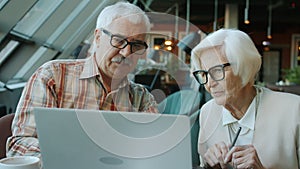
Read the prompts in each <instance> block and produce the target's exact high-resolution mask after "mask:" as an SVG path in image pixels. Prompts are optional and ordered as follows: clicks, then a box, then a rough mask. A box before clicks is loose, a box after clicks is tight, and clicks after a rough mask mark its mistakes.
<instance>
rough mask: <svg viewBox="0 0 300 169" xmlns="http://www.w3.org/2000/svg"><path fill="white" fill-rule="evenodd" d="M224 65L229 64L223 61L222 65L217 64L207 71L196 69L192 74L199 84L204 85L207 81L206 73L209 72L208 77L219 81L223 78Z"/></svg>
mask: <svg viewBox="0 0 300 169" xmlns="http://www.w3.org/2000/svg"><path fill="white" fill-rule="evenodd" d="M226 66H230V63H225V64H222V65H217V66H214V67H211V68H209V69H208V70H207V71H205V70H197V71H195V72H193V75H194V77H195V78H196V80H197V81H198V82H199V83H200V84H201V85H204V84H206V83H207V81H208V77H207V74H209V75H210V77H211V78H212V79H213V80H214V81H220V80H223V79H224V77H225V72H224V67H226Z"/></svg>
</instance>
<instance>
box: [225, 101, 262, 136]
mask: <svg viewBox="0 0 300 169" xmlns="http://www.w3.org/2000/svg"><path fill="white" fill-rule="evenodd" d="M256 97H257V96H256ZM256 97H255V98H254V99H253V100H252V102H251V104H250V106H249V108H248V109H247V111H246V113H245V115H244V116H243V117H242V118H241V119H240V120H237V119H236V118H234V117H233V116H232V115H231V113H230V112H229V111H228V110H227V109H225V108H224V107H223V110H222V111H223V112H222V114H223V126H225V125H228V124H230V123H239V125H240V126H242V127H246V128H249V129H251V130H254V126H255V116H256V112H255V111H256V110H255V100H256Z"/></svg>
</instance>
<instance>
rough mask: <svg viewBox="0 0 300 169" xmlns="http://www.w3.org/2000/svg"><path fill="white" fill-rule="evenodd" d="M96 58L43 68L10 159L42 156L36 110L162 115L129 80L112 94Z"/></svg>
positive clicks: (20, 113) (25, 101)
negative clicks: (106, 111) (76, 110)
mask: <svg viewBox="0 0 300 169" xmlns="http://www.w3.org/2000/svg"><path fill="white" fill-rule="evenodd" d="M103 86H104V85H102V78H101V75H100V72H99V70H98V67H97V65H96V63H95V60H94V57H89V58H87V59H82V60H76V61H64V60H55V61H50V62H48V63H46V64H44V65H43V66H41V67H40V68H39V69H38V70H37V71H36V72H35V73H34V74H33V75H32V77H31V78H30V79H29V81H28V83H27V85H26V86H25V88H24V91H23V93H22V96H21V98H20V101H19V104H18V106H17V110H16V114H15V118H14V120H13V124H12V133H13V136H12V137H10V138H9V139H8V141H7V148H8V150H7V156H15V155H25V154H26V155H33V156H40V148H39V144H38V139H37V133H36V127H35V125H36V124H35V120H34V115H33V113H32V111H31V108H32V107H56V108H74V109H94V110H95V109H96V110H98V109H99V110H115V111H133V112H137V111H139V112H152V113H158V110H157V103H156V102H155V100H154V97H153V96H152V95H151V94H150V93H149V92H148V91H147V90H146V89H145V88H144V87H143V86H142V85H139V84H135V83H133V82H130V81H128V79H125V80H124V81H123V82H122V83H121V84H120V85H119V87H118V88H117V89H116V90H113V91H111V92H109V93H107V92H106V90H105V89H104V88H103Z"/></svg>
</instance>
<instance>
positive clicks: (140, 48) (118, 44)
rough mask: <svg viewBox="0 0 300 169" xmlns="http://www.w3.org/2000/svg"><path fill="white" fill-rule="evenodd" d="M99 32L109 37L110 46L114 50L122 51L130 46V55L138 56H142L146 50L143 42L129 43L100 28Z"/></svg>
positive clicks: (146, 46) (123, 38)
mask: <svg viewBox="0 0 300 169" xmlns="http://www.w3.org/2000/svg"><path fill="white" fill-rule="evenodd" d="M101 31H102V32H103V33H105V34H106V35H108V36H110V44H111V46H113V47H115V48H118V49H124V48H125V47H126V46H127V45H130V51H131V53H135V54H138V55H142V54H144V53H145V51H146V50H147V48H148V45H147V44H146V42H143V41H134V42H129V41H128V40H127V39H126V38H125V37H122V36H120V35H114V34H112V33H110V32H109V31H108V30H105V29H103V28H101Z"/></svg>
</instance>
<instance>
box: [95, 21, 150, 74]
mask: <svg viewBox="0 0 300 169" xmlns="http://www.w3.org/2000/svg"><path fill="white" fill-rule="evenodd" d="M104 29H105V30H107V31H108V32H109V33H110V34H112V35H116V36H118V37H123V38H125V39H126V40H127V41H128V42H136V41H138V42H144V41H145V33H146V26H145V24H143V23H139V24H133V23H131V22H129V21H128V20H127V19H126V18H125V19H124V18H120V19H116V20H114V21H113V22H112V23H111V24H110V25H108V26H107V27H105V28H104ZM109 33H107V32H106V33H104V31H102V30H101V29H99V28H98V29H96V30H95V38H96V44H94V45H96V46H95V47H96V61H97V65H98V67H99V69H100V70H101V72H102V73H104V74H105V75H106V76H107V77H109V78H112V79H123V78H124V77H125V76H127V75H128V73H130V72H131V71H132V70H133V69H134V68H135V66H136V64H137V61H138V59H139V58H141V57H143V55H145V53H144V54H143V55H138V54H135V53H132V52H131V45H129V44H128V45H127V46H126V47H125V48H123V49H118V48H116V47H113V46H112V45H111V43H110V41H111V36H110V35H108V34H109ZM121 58H123V59H124V58H126V59H125V60H122V59H121Z"/></svg>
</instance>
